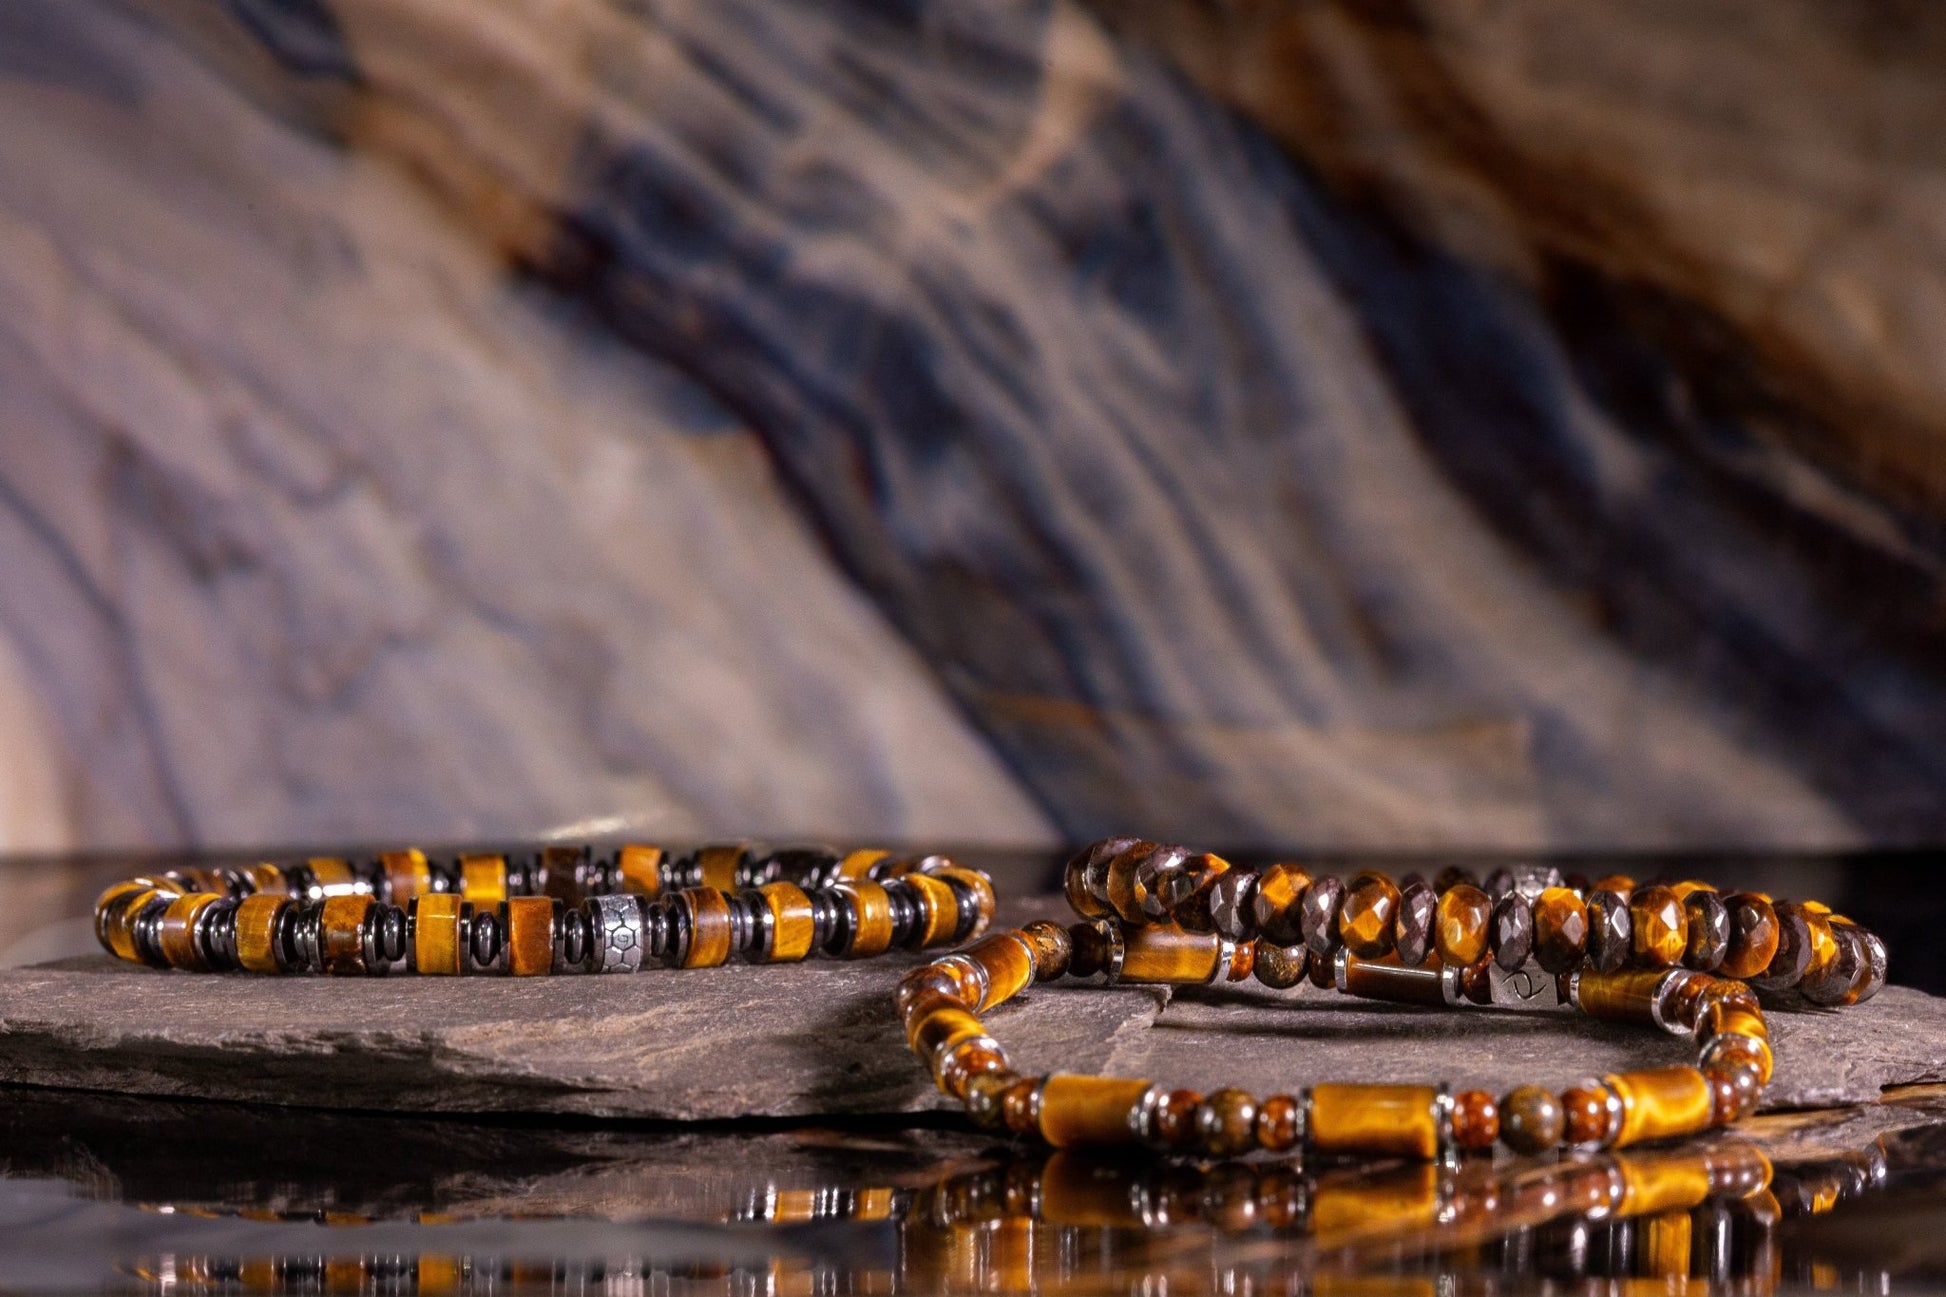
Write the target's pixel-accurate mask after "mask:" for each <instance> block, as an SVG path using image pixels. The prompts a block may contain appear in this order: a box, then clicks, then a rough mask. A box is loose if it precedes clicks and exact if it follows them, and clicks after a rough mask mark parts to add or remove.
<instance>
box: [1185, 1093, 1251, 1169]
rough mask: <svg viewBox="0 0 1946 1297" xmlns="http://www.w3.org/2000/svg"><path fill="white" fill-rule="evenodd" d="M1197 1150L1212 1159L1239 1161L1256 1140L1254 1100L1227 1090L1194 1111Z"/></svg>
mask: <svg viewBox="0 0 1946 1297" xmlns="http://www.w3.org/2000/svg"><path fill="white" fill-rule="evenodd" d="M1196 1138H1197V1146H1198V1148H1199V1149H1200V1150H1201V1151H1202V1152H1204V1153H1206V1154H1208V1155H1209V1156H1211V1157H1241V1156H1242V1155H1243V1154H1245V1153H1247V1152H1249V1151H1250V1149H1251V1146H1252V1145H1253V1144H1255V1143H1256V1138H1257V1100H1256V1098H1255V1097H1254V1096H1252V1095H1251V1094H1250V1093H1248V1092H1247V1091H1244V1090H1239V1089H1237V1088H1235V1087H1233V1086H1226V1087H1225V1088H1223V1089H1221V1090H1218V1091H1217V1092H1216V1093H1214V1094H1212V1095H1210V1096H1209V1097H1208V1098H1206V1099H1204V1100H1203V1102H1202V1103H1200V1104H1198V1105H1197V1108H1196Z"/></svg>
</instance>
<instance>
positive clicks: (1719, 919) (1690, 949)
mask: <svg viewBox="0 0 1946 1297" xmlns="http://www.w3.org/2000/svg"><path fill="white" fill-rule="evenodd" d="M1682 908H1683V917H1684V919H1685V920H1686V922H1687V923H1688V927H1689V944H1688V946H1687V947H1686V948H1685V949H1684V951H1683V957H1682V962H1683V967H1684V968H1693V969H1695V970H1697V971H1698V972H1702V973H1713V972H1715V971H1716V969H1717V967H1718V966H1719V965H1721V964H1722V963H1723V957H1724V956H1725V955H1727V954H1729V953H1730V907H1729V906H1727V905H1725V904H1724V903H1723V898H1722V897H1720V896H1718V895H1717V894H1716V893H1715V892H1701V891H1699V892H1691V893H1690V894H1689V895H1687V896H1685V897H1683V898H1682Z"/></svg>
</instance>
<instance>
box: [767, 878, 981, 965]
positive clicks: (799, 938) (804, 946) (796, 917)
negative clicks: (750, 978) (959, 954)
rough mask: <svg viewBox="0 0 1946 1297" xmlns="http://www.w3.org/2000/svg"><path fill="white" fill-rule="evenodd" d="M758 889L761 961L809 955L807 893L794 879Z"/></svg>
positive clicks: (813, 928) (812, 931)
mask: <svg viewBox="0 0 1946 1297" xmlns="http://www.w3.org/2000/svg"><path fill="white" fill-rule="evenodd" d="M942 885H943V884H942ZM757 893H758V895H760V896H762V897H763V902H764V908H765V909H767V910H769V911H770V949H769V950H768V951H766V952H765V954H764V962H765V963H767V964H789V963H795V962H796V961H798V960H800V959H803V958H804V957H805V956H807V955H809V954H810V953H811V941H812V939H813V938H814V937H815V936H816V935H817V918H816V913H815V911H814V910H813V909H812V906H811V898H810V896H809V894H807V893H806V892H805V890H804V889H803V888H801V887H799V886H798V885H797V884H796V883H765V884H764V885H763V886H762V887H759V888H758V889H757Z"/></svg>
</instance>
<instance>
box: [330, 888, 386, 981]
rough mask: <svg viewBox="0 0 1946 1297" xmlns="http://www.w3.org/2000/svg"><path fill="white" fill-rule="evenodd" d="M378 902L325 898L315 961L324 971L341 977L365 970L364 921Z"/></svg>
mask: <svg viewBox="0 0 1946 1297" xmlns="http://www.w3.org/2000/svg"><path fill="white" fill-rule="evenodd" d="M375 904H377V901H376V900H375V899H374V898H372V897H370V896H357V895H354V896H328V897H326V898H325V901H324V911H323V913H322V915H321V916H320V917H319V919H318V957H319V959H320V960H321V961H322V963H323V965H324V971H325V972H327V973H335V974H338V975H340V976H347V975H356V974H359V973H363V972H364V971H366V970H365V919H366V917H367V916H369V915H370V914H371V912H372V906H373V905H375Z"/></svg>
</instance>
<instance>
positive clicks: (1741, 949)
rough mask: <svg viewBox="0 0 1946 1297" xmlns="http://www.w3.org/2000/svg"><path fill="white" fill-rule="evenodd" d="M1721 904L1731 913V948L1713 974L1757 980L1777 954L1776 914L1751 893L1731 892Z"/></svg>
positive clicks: (1767, 904)
mask: <svg viewBox="0 0 1946 1297" xmlns="http://www.w3.org/2000/svg"><path fill="white" fill-rule="evenodd" d="M1723 903H1724V905H1725V906H1726V907H1728V909H1729V911H1730V948H1729V949H1728V950H1727V951H1725V952H1724V955H1723V962H1722V963H1721V964H1718V965H1717V968H1716V971H1717V972H1718V973H1719V974H1720V975H1722V976H1724V977H1730V978H1735V979H1737V980H1738V981H1744V980H1748V979H1749V978H1752V977H1756V976H1758V975H1760V974H1761V973H1763V971H1764V970H1765V969H1767V968H1769V967H1770V961H1771V959H1772V958H1773V957H1775V956H1776V954H1777V940H1778V932H1777V911H1776V910H1775V908H1773V907H1772V905H1771V903H1770V902H1769V901H1768V900H1766V899H1764V898H1763V897H1761V896H1759V895H1757V894H1756V893H1754V892H1737V893H1734V894H1733V895H1731V896H1729V897H1727V898H1725V900H1724V902H1723Z"/></svg>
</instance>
